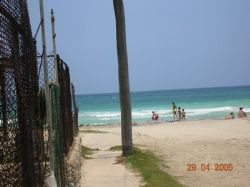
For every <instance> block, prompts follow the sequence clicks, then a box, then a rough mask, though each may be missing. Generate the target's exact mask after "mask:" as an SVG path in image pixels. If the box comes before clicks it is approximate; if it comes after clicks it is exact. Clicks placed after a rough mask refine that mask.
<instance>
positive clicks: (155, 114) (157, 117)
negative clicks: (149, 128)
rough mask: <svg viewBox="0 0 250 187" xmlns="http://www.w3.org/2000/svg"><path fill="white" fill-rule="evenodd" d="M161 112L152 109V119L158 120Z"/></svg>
mask: <svg viewBox="0 0 250 187" xmlns="http://www.w3.org/2000/svg"><path fill="white" fill-rule="evenodd" d="M158 119H159V114H157V113H156V112H155V111H152V120H158Z"/></svg>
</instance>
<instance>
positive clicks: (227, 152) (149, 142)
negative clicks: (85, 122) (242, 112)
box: [80, 119, 250, 187]
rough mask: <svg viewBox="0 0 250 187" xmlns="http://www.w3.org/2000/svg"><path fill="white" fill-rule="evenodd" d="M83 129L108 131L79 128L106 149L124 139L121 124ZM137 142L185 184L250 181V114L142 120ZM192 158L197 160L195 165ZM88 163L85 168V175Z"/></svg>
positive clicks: (93, 143)
mask: <svg viewBox="0 0 250 187" xmlns="http://www.w3.org/2000/svg"><path fill="white" fill-rule="evenodd" d="M82 129H85V130H86V129H91V130H98V131H105V132H107V133H81V136H82V142H83V144H84V145H85V146H87V147H90V148H98V149H100V150H102V151H105V150H107V149H109V148H110V147H112V146H116V145H121V138H120V126H119V125H110V126H88V127H81V128H80V130H82ZM133 142H134V144H135V145H136V146H138V147H140V148H143V149H149V150H151V151H152V152H154V153H155V154H156V155H158V156H159V157H160V158H161V159H163V160H164V167H163V168H162V169H163V170H164V171H166V172H167V173H169V174H170V175H172V176H174V177H176V178H177V180H178V181H179V182H180V183H181V184H183V185H184V186H241V187H242V186H249V184H250V162H249V160H250V120H249V119H235V120H202V121H184V122H173V123H169V122H161V123H148V124H139V125H136V126H133ZM189 164H195V166H196V169H194V168H190V167H191V166H190V165H189ZM229 164H230V167H229V169H228V166H229ZM201 165H203V167H202V166H201ZM85 166H86V165H85ZM192 166H194V165H192ZM204 166H206V167H204ZM90 167H91V165H90ZM208 167H209V168H208ZM90 169H91V168H85V170H84V171H82V172H83V175H82V176H83V178H82V180H84V176H86V174H87V173H88V170H90ZM188 169H190V171H188ZM202 169H203V170H204V171H203V170H202ZM226 170H227V171H226ZM229 170H230V171H229ZM135 176H136V174H135ZM94 177H95V178H96V179H93V180H98V176H97V175H95V176H94ZM88 180H90V179H89V178H88ZM123 186H124V185H123Z"/></svg>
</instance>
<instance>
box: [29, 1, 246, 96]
mask: <svg viewBox="0 0 250 187" xmlns="http://www.w3.org/2000/svg"><path fill="white" fill-rule="evenodd" d="M44 2H45V14H46V15H47V16H46V20H45V21H46V30H47V33H46V35H47V45H48V48H49V50H51V49H52V45H51V33H50V19H49V15H50V9H51V8H53V9H54V11H55V15H56V33H57V48H58V53H59V54H60V56H61V57H62V58H63V59H64V60H65V61H66V62H67V64H68V65H69V66H70V71H71V80H72V82H73V83H74V85H75V87H76V92H77V93H78V94H80V93H81V94H88V93H107V92H118V90H119V89H118V88H119V85H118V66H117V54H116V38H115V37H116V35H115V17H114V10H113V1H112V0H74V1H55V0H50V1H49V0H45V1H44ZM28 5H29V11H30V19H31V26H32V30H33V33H35V31H36V28H37V26H38V24H39V15H40V14H39V0H28ZM124 6H125V14H126V27H127V48H128V59H129V71H130V88H131V91H141V90H162V89H180V88H195V87H213V86H234V85H249V84H250V77H249V69H250V12H249V10H250V1H249V0H238V1H237V0H209V1H208V0H189V1H187V0H124ZM40 35H41V34H40V33H39V37H38V40H40V39H41V38H40ZM38 45H40V43H38ZM40 46H41V45H40ZM38 48H39V47H38Z"/></svg>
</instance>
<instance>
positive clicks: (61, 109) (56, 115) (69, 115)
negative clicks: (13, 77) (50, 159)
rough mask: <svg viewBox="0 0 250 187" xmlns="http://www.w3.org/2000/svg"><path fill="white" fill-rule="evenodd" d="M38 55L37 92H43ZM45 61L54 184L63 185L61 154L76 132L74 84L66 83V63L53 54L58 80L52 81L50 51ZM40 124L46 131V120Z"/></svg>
mask: <svg viewBox="0 0 250 187" xmlns="http://www.w3.org/2000/svg"><path fill="white" fill-rule="evenodd" d="M38 57H39V58H38V62H39V63H38V72H39V87H40V92H42V93H43V92H44V91H43V90H44V89H45V82H44V75H43V68H44V67H43V63H42V58H41V55H38ZM47 62H48V77H49V82H50V84H49V85H50V86H49V87H50V96H51V105H52V125H53V136H54V137H53V141H54V147H53V150H54V170H55V176H56V180H57V184H58V186H64V184H65V176H64V173H65V172H64V155H65V156H67V154H68V152H69V150H70V147H71V145H72V143H73V138H74V136H76V135H77V133H78V109H77V107H76V101H75V91H74V86H73V84H71V83H70V73H69V67H68V65H67V64H66V63H65V62H64V61H63V60H62V59H61V58H60V56H59V55H57V67H58V71H57V75H58V84H56V83H55V81H54V80H55V76H56V75H55V63H54V55H53V54H52V53H50V54H49V55H48V56H47ZM44 128H45V132H48V128H47V126H46V123H45V124H44ZM45 134H47V133H45ZM45 139H46V142H45V145H47V144H48V138H46V137H45ZM45 147H48V146H45ZM45 153H46V155H49V154H48V149H46V150H45Z"/></svg>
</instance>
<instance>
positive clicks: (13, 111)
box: [0, 0, 45, 187]
mask: <svg viewBox="0 0 250 187" xmlns="http://www.w3.org/2000/svg"><path fill="white" fill-rule="evenodd" d="M35 55H36V54H35V46H34V43H33V41H32V34H31V28H30V21H29V16H28V10H27V1H26V0H11V1H9V0H1V1H0V186H31V187H33V186H43V184H44V183H43V182H44V175H43V174H44V160H45V157H44V148H43V147H44V138H43V137H44V136H43V134H44V132H43V127H42V126H41V120H40V119H41V114H40V106H41V105H40V104H39V99H38V89H39V85H38V76H37V63H36V56H35Z"/></svg>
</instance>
